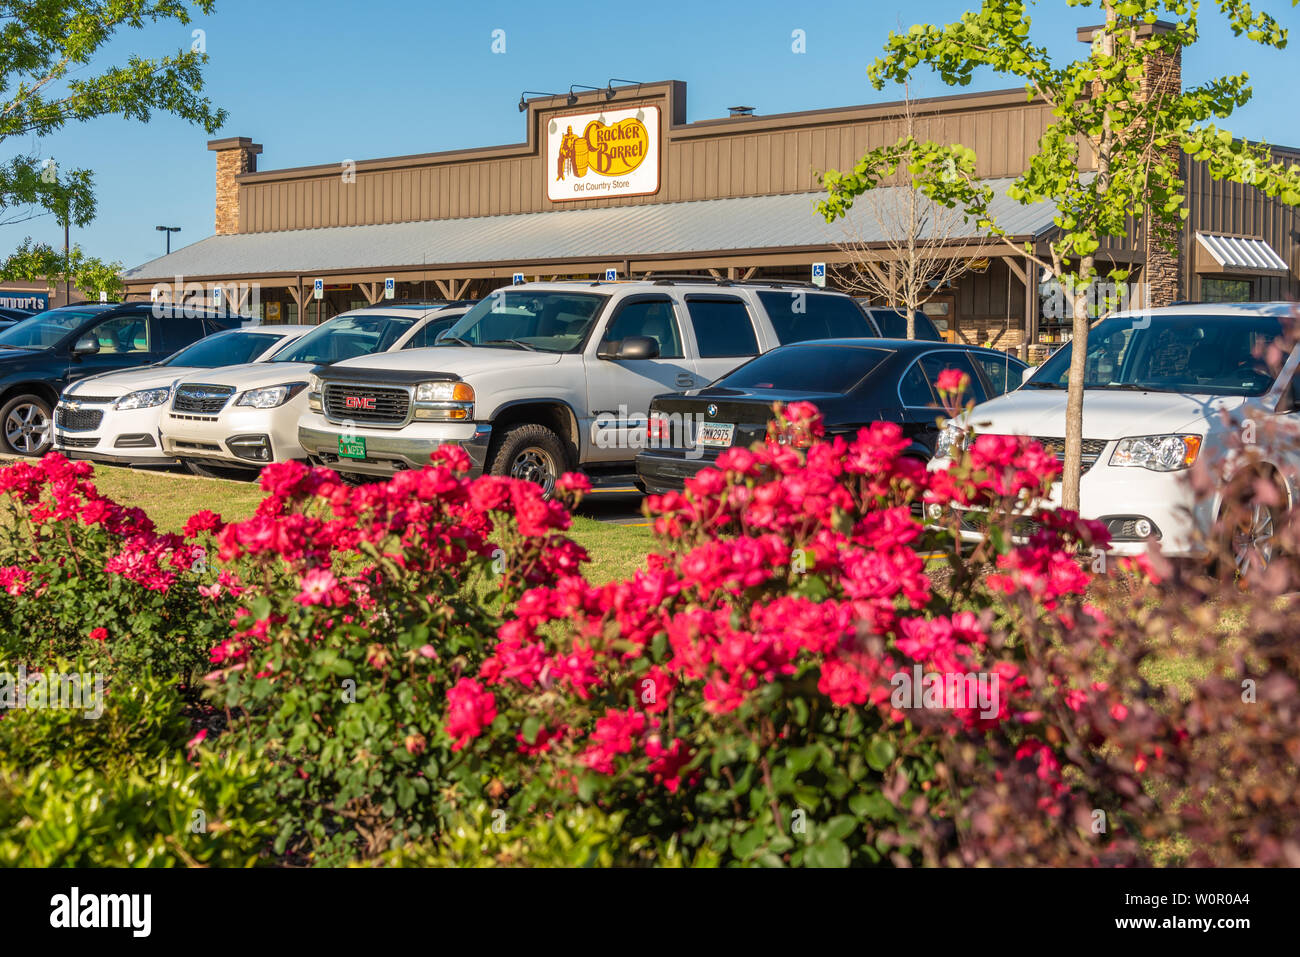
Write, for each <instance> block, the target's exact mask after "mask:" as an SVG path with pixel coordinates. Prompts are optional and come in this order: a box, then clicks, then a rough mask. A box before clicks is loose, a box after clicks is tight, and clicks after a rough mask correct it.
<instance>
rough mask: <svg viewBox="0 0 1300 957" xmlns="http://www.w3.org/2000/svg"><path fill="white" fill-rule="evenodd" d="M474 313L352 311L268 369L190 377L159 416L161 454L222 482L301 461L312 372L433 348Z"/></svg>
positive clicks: (408, 308) (453, 309)
mask: <svg viewBox="0 0 1300 957" xmlns="http://www.w3.org/2000/svg"><path fill="white" fill-rule="evenodd" d="M469 305H470V304H469V303H464V302H462V303H450V304H429V303H419V304H411V305H395V304H386V305H382V306H372V307H370V308H367V309H355V310H353V311H351V312H345V313H343V314H342V315H339V316H335V317H334V318H333V319H330V320H328V321H326V322H323V323H321V324H320V325H319V326H316V327H314V328H313V329H312V331H311V332H309V333H307V334H306V335H304V336H303V337H302V338H300V339H299V340H298V341H297V342H295V343H293V344H292V345H290V346H288V347H287V348H285V349H282V350H280V351H279V352H277V353H276V354H275V355H274V356H272V357H271V359H270V361H268V362H253V363H248V364H245V365H237V366H228V367H226V368H224V369H215V370H212V371H211V372H204V373H203V374H201V375H198V374H194V375H190V376H187V377H185V378H183V379H181V380H180V381H179V382H177V383H176V387H175V389H173V390H172V396H171V401H170V403H169V404H168V406H167V409H166V411H165V412H164V413H163V416H162V421H161V429H162V447H163V451H164V452H165V453H167V454H168V455H171V456H173V457H175V458H178V459H180V460H181V461H182V462H183V463H184V464H185V466H186V467H187V468H188V469H189V470H190V471H191V472H194V473H195V474H198V475H208V476H217V477H246V476H251V475H253V474H255V473H256V471H257V470H258V469H260V468H261V467H262V466H263V465H266V464H267V463H269V462H284V461H287V460H289V459H304V458H306V457H307V453H306V452H305V451H304V450H303V448H302V446H300V445H299V444H298V417H299V416H300V415H301V414H302V413H303V411H304V410H305V409H306V406H307V396H306V388H307V377H308V374H309V373H310V371H311V370H312V369H313V368H315V367H317V366H319V365H321V364H328V363H331V362H338V361H340V360H343V359H350V358H353V357H355V356H363V355H368V354H370V353H372V352H385V351H390V350H397V349H411V348H416V347H419V346H425V345H428V344H429V343H431V342H432V341H433V339H434V337H435V336H436V335H437V334H438V333H439V332H441V331H443V330H444V329H446V328H448V327H449V326H451V324H452V323H453V322H455V321H456V319H457V318H459V317H460V316H462V315H464V313H465V311H466V310H467V309H468V308H469ZM268 328H273V327H268Z"/></svg>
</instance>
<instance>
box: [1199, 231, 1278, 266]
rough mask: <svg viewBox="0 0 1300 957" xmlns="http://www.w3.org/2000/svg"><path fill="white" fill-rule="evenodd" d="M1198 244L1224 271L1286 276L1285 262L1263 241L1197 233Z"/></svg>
mask: <svg viewBox="0 0 1300 957" xmlns="http://www.w3.org/2000/svg"><path fill="white" fill-rule="evenodd" d="M1196 241H1197V242H1199V243H1200V244H1201V245H1202V246H1203V247H1204V248H1205V251H1206V252H1208V253H1209V254H1210V255H1211V256H1213V257H1214V261H1215V262H1217V263H1218V264H1219V265H1220V266H1222V267H1223V268H1224V269H1234V270H1236V269H1239V270H1242V271H1245V272H1252V273H1280V274H1282V275H1286V273H1287V265H1286V260H1284V259H1283V258H1282V257H1281V256H1279V255H1278V254H1277V252H1276V251H1275V250H1274V249H1273V247H1272V246H1270V245H1269V244H1268V243H1267V242H1266V241H1265V240H1263V239H1246V238H1243V237H1241V236H1218V235H1215V234H1214V233H1197V234H1196Z"/></svg>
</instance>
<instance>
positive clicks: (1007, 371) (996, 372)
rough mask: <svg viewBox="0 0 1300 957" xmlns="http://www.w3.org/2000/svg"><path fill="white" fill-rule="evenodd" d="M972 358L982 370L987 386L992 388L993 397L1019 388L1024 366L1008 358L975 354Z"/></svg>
mask: <svg viewBox="0 0 1300 957" xmlns="http://www.w3.org/2000/svg"><path fill="white" fill-rule="evenodd" d="M973 358H974V359H975V361H976V362H978V363H979V364H980V367H981V368H983V370H984V375H985V376H987V377H988V380H989V384H990V385H991V386H992V387H993V394H994V395H1001V394H1002V393H1004V392H1010V391H1011V390H1012V389H1017V388H1019V387H1020V377H1021V375H1023V373H1024V366H1022V365H1021V364H1020V363H1019V362H1016V361H1015V360H1013V359H1012V358H1011V357H1010V356H1005V357H1004V356H989V355H984V354H983V353H981V352H977V353H975V354H974V356H973Z"/></svg>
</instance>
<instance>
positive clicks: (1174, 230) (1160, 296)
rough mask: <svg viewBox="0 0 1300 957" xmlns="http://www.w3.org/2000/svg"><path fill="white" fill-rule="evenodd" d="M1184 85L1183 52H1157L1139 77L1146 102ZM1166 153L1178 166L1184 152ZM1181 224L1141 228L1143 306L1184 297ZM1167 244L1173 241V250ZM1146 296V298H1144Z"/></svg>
mask: <svg viewBox="0 0 1300 957" xmlns="http://www.w3.org/2000/svg"><path fill="white" fill-rule="evenodd" d="M1182 88H1183V65H1182V52H1181V51H1178V52H1175V53H1174V54H1173V55H1172V56H1171V55H1169V54H1165V53H1160V54H1157V55H1154V56H1152V57H1151V58H1150V59H1148V60H1147V64H1146V72H1145V74H1144V75H1143V77H1142V95H1143V96H1144V98H1146V99H1147V100H1148V101H1149V100H1152V99H1154V98H1156V97H1159V96H1161V95H1169V96H1177V95H1178V94H1179V93H1180V92H1181V91H1182ZM1165 153H1166V155H1167V156H1168V157H1170V158H1171V159H1172V160H1173V162H1174V163H1175V164H1177V165H1179V166H1180V167H1181V166H1182V162H1183V151H1182V149H1181V148H1180V147H1179V146H1178V144H1177V143H1174V144H1172V145H1170V146H1169V147H1167V148H1166V150H1165ZM1182 236H1183V227H1182V224H1181V223H1176V224H1156V223H1154V222H1151V221H1148V223H1147V225H1146V227H1145V228H1143V230H1142V252H1143V254H1144V255H1145V256H1146V266H1144V267H1143V269H1142V281H1143V283H1145V285H1146V288H1145V289H1144V293H1145V294H1146V296H1149V297H1150V302H1146V301H1144V302H1143V303H1142V305H1143V306H1167V305H1169V304H1170V303H1172V302H1176V301H1177V300H1179V299H1182V298H1183V294H1182V290H1183V262H1182V242H1181V240H1182ZM1170 243H1173V244H1175V248H1174V250H1173V251H1171V250H1170V249H1169V245H1168V244H1170ZM1144 298H1145V297H1144Z"/></svg>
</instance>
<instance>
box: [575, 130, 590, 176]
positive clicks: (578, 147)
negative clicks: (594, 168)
mask: <svg viewBox="0 0 1300 957" xmlns="http://www.w3.org/2000/svg"><path fill="white" fill-rule="evenodd" d="M573 174H574V175H575V176H579V177H581V176H586V175H587V141H586V139H585V138H583V137H578V138H577V139H576V140H574V142H573Z"/></svg>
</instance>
